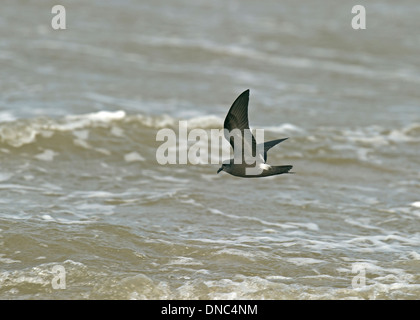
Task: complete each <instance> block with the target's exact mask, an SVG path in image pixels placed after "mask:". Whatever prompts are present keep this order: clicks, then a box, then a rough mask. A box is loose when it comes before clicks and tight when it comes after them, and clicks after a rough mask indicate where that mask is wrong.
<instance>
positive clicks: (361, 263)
mask: <svg viewBox="0 0 420 320" xmlns="http://www.w3.org/2000/svg"><path fill="white" fill-rule="evenodd" d="M55 4H57V3H55V1H47V0H28V1H23V0H5V1H3V2H2V6H1V9H0V92H1V94H0V299H420V90H419V88H420V33H419V30H420V19H419V17H420V2H419V1H417V0H402V1H385V0H372V1H358V2H357V3H351V2H348V1H333V0H325V1H309V0H304V1H291V0H285V1H274V0H264V1H254V0H252V1H251V0H241V1H222V0H213V1H204V0H176V1H169V0H167V1H164V0H157V1H137V0H91V1H82V0H74V1H67V0H63V1H61V2H60V4H61V5H63V6H64V7H65V9H66V21H65V22H66V29H63V30H54V29H53V28H52V27H51V20H52V19H53V17H54V16H55V14H53V13H51V9H52V7H53V6H54V5H55ZM355 4H362V5H364V6H365V8H366V14H367V16H366V29H365V30H354V29H352V27H351V21H352V18H353V17H354V16H355V14H352V13H351V9H352V6H353V5H355ZM246 89H250V92H251V94H250V105H249V118H250V125H251V127H252V128H254V129H264V134H265V139H266V140H269V139H277V138H285V137H288V138H289V139H288V140H287V141H285V142H282V143H281V144H280V145H278V146H276V147H274V148H273V149H271V150H270V152H269V153H268V163H270V164H273V165H286V164H290V165H293V171H294V172H295V174H284V175H279V176H275V177H269V178H262V179H241V178H237V177H233V176H230V175H228V174H226V173H225V172H221V173H219V174H216V171H217V169H218V168H219V167H220V164H214V163H211V162H210V161H209V163H206V162H205V161H204V162H203V163H200V164H196V165H194V164H191V163H187V164H180V163H177V164H167V165H161V164H159V163H158V161H157V159H156V152H157V149H158V148H159V146H161V145H162V143H163V142H162V141H157V139H156V136H157V133H158V132H159V130H161V129H165V128H167V129H168V128H169V129H171V130H173V131H174V132H175V133H178V128H179V121H187V123H188V130H191V129H204V130H205V132H208V133H209V137H210V132H211V130H212V129H221V128H222V127H223V121H224V117H225V116H226V113H227V111H228V109H229V107H230V105H231V104H232V102H233V101H234V99H235V98H236V97H237V96H238V95H239V94H240V93H241V92H243V91H244V90H246ZM177 139H178V140H177V142H178V143H179V145H184V144H185V143H186V141H185V137H181V135H177ZM182 139H184V141H182ZM188 143H189V144H188V146H191V144H192V143H194V141H189V142H188ZM200 143H205V141H200ZM178 151H179V152H185V151H186V150H185V149H184V150H183V149H182V148H178ZM168 152H169V151H168ZM203 152H204V151H203ZM209 153H210V150H209ZM214 157H215V155H213V154H208V159H210V158H211V159H213V160H214ZM216 161H217V155H216ZM221 162H222V159H220V163H221Z"/></svg>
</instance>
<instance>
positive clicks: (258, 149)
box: [217, 90, 293, 178]
mask: <svg viewBox="0 0 420 320" xmlns="http://www.w3.org/2000/svg"><path fill="white" fill-rule="evenodd" d="M248 102H249V90H246V91H244V92H243V93H242V94H241V95H240V96H239V97H238V98H236V100H235V101H234V102H233V104H232V106H231V107H230V110H229V112H228V114H227V116H226V119H225V123H224V128H225V130H224V136H225V138H226V140H228V141H229V143H230V145H231V146H232V148H233V151H234V159H230V160H229V162H227V163H223V164H222V166H221V167H220V168H219V170H217V173H219V172H220V171H226V172H227V173H230V174H231V175H233V176H237V177H243V178H259V177H268V176H273V175H277V174H282V173H293V172H289V171H290V169H292V168H293V166H291V165H285V166H270V165H268V164H266V161H267V151H268V150H270V148H272V147H274V146H275V145H276V144H278V143H280V142H282V141H284V140H286V139H288V138H283V139H276V140H272V141H267V142H264V143H261V144H259V145H257V143H256V140H255V138H254V136H253V135H252V132H251V131H250V129H249V122H248ZM235 141H236V144H238V143H240V145H241V146H242V150H239V151H240V153H239V152H236V153H235ZM238 153H239V154H238ZM250 158H251V159H254V160H253V162H251V163H249V161H246V159H250Z"/></svg>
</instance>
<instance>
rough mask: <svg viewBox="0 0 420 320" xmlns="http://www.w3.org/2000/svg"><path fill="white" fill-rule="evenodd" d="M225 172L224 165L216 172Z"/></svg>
mask: <svg viewBox="0 0 420 320" xmlns="http://www.w3.org/2000/svg"><path fill="white" fill-rule="evenodd" d="M224 170H225V164H222V166H221V167H220V168H219V170H217V173H219V172H220V171H224Z"/></svg>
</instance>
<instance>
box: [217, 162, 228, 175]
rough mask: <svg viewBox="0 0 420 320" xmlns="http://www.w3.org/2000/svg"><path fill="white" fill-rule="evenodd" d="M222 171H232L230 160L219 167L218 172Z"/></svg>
mask: <svg viewBox="0 0 420 320" xmlns="http://www.w3.org/2000/svg"><path fill="white" fill-rule="evenodd" d="M220 171H226V172H228V173H229V172H230V171H231V163H230V162H227V163H223V164H222V166H221V167H220V168H219V170H217V173H219V172H220Z"/></svg>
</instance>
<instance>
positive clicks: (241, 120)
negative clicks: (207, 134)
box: [224, 89, 257, 157]
mask: <svg viewBox="0 0 420 320" xmlns="http://www.w3.org/2000/svg"><path fill="white" fill-rule="evenodd" d="M248 102H249V89H248V90H245V91H244V92H242V93H241V94H240V95H239V97H238V98H236V100H235V101H234V102H233V104H232V106H231V107H230V109H229V112H228V114H227V116H226V119H225V122H224V128H225V129H226V130H225V138H226V140H228V141H229V143H230V145H231V146H232V148H235V147H234V144H235V143H234V139H238V141H241V143H242V145H243V149H242V157H243V156H244V153H247V154H250V155H251V154H252V156H255V153H256V149H257V148H256V142H255V138H254V136H253V135H252V134H251V142H250V143H249V142H248V141H246V140H247V139H244V131H245V130H249V122H248ZM234 129H239V130H235V131H232V130H234ZM226 131H227V132H226ZM229 133H230V135H229ZM244 140H245V141H244ZM244 142H245V143H244ZM237 143H238V142H237Z"/></svg>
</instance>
